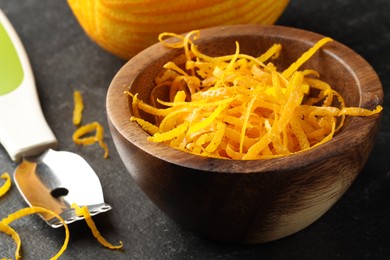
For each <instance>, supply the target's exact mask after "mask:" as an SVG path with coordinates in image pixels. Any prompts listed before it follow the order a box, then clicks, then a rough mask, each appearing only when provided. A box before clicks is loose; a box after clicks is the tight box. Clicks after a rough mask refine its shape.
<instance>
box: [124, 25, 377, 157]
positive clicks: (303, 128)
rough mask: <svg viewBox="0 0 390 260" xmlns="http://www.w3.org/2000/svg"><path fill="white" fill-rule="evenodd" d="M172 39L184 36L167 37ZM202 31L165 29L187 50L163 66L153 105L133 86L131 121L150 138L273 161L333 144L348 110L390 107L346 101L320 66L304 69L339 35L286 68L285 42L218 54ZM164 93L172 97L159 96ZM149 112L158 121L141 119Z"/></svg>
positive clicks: (197, 150) (364, 112) (211, 153)
mask: <svg viewBox="0 0 390 260" xmlns="http://www.w3.org/2000/svg"><path fill="white" fill-rule="evenodd" d="M167 37H174V40H176V41H175V42H174V43H171V42H173V41H170V43H167V42H165V40H164V39H166V38H167ZM199 37H200V33H199V31H193V32H190V33H188V34H187V35H186V36H183V35H176V34H174V33H162V34H160V37H159V40H160V42H162V43H163V44H164V45H165V46H166V47H167V48H178V49H182V50H183V55H182V56H183V57H184V60H183V59H182V60H181V61H180V62H181V63H180V62H179V61H177V63H174V62H172V61H170V62H168V63H167V64H165V65H164V66H162V68H161V70H162V71H161V72H160V73H159V74H158V75H157V77H156V78H155V87H154V89H152V92H151V93H152V94H151V101H150V104H151V105H150V104H148V103H146V102H144V101H142V100H140V99H139V98H138V97H137V93H135V94H133V93H129V92H125V93H126V94H127V95H128V96H129V97H130V98H131V99H132V104H131V107H132V112H133V116H132V117H131V121H133V122H136V123H138V124H139V125H140V126H141V127H142V128H143V129H144V130H145V131H146V132H148V133H149V134H150V135H151V136H149V137H148V140H149V141H152V142H160V143H164V144H167V145H170V146H171V147H174V148H176V149H179V150H183V151H186V152H190V153H193V154H197V155H202V156H207V157H214V158H223V159H235V160H254V159H269V158H275V157H280V156H287V155H290V154H294V153H297V152H301V151H305V150H308V149H311V148H313V147H316V146H318V145H321V144H324V143H326V142H328V141H329V140H331V139H332V138H333V136H334V135H335V134H336V132H337V131H339V130H340V129H341V128H342V126H343V124H344V121H345V118H346V116H373V115H376V114H378V113H380V112H381V111H382V109H383V108H382V107H381V106H377V107H376V108H375V109H373V110H370V109H366V108H359V107H346V105H345V102H344V99H343V97H342V96H341V95H340V94H339V93H338V92H337V91H336V90H334V89H332V87H331V86H330V85H329V84H328V83H326V82H324V81H322V80H321V79H320V75H319V73H318V72H317V71H315V70H313V69H305V70H302V71H301V70H299V69H300V67H301V66H302V65H303V64H304V63H305V62H306V61H308V60H309V59H310V58H311V57H312V56H313V55H314V54H315V53H317V52H318V51H319V50H320V49H321V48H322V47H323V46H324V45H325V44H326V43H329V42H332V39H331V38H328V37H326V38H323V39H321V40H319V41H318V42H317V43H315V44H314V45H313V47H311V48H310V49H309V50H308V51H306V52H304V53H303V54H302V55H301V56H300V57H299V58H298V59H297V60H296V61H295V62H293V63H292V64H291V65H290V66H289V67H288V68H287V69H285V70H284V71H282V72H280V71H278V70H277V68H276V66H275V65H274V64H273V63H272V60H274V59H276V58H277V57H278V56H279V55H280V52H281V50H282V46H281V45H280V44H274V45H272V46H271V47H270V48H269V49H268V50H266V51H265V52H264V53H263V54H261V55H259V56H257V57H252V56H249V55H246V54H243V53H240V46H239V43H236V51H235V53H234V54H231V55H225V56H219V57H210V56H208V55H206V54H204V53H202V52H201V51H199V49H198V46H197V45H196V44H195V40H196V39H197V38H199ZM178 60H179V59H178ZM162 91H166V92H165V93H164V94H163V95H160V96H166V97H169V98H168V100H161V99H159V95H158V94H156V93H161V92H162ZM141 112H144V113H146V114H150V115H152V116H154V118H155V121H154V122H153V121H147V120H146V119H145V118H141V116H140V115H141Z"/></svg>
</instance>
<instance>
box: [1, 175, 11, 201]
mask: <svg viewBox="0 0 390 260" xmlns="http://www.w3.org/2000/svg"><path fill="white" fill-rule="evenodd" d="M0 178H1V179H4V180H5V182H4V183H3V185H2V186H0V197H1V196H3V195H4V194H6V193H7V191H8V190H9V189H10V188H11V177H10V176H9V174H8V173H7V172H4V173H3V174H2V175H1V176H0Z"/></svg>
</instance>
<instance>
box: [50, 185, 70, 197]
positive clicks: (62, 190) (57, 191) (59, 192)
mask: <svg viewBox="0 0 390 260" xmlns="http://www.w3.org/2000/svg"><path fill="white" fill-rule="evenodd" d="M68 193H69V190H68V189H66V188H63V187H59V188H55V189H54V190H52V191H51V192H50V194H51V196H53V197H54V198H59V197H62V196H66V195H68Z"/></svg>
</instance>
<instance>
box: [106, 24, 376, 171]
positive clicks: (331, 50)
mask: <svg viewBox="0 0 390 260" xmlns="http://www.w3.org/2000/svg"><path fill="white" fill-rule="evenodd" d="M232 30H233V31H234V32H235V34H236V35H240V36H243V35H248V33H249V32H250V33H251V35H253V31H254V30H255V31H256V35H267V36H273V37H283V38H288V39H289V40H298V41H305V42H308V41H309V42H310V43H312V44H313V45H314V43H316V42H317V41H318V40H320V39H321V38H323V37H325V36H323V35H321V34H318V33H314V32H311V31H307V30H302V29H298V28H293V27H286V26H280V25H258V24H247V25H229V26H217V27H211V28H207V29H201V30H200V32H201V38H202V37H207V36H210V35H211V36H214V37H215V36H226V35H228V34H229V32H231V31H232ZM296 35H300V37H299V38H296ZM302 36H304V37H302ZM166 50H167V48H165V47H164V46H163V45H162V44H161V43H156V44H154V45H152V46H150V47H148V48H147V49H145V50H143V51H142V52H140V53H138V54H137V55H136V56H134V57H133V58H132V59H130V60H129V61H127V62H126V63H125V64H124V66H122V68H120V69H119V71H118V72H117V74H116V75H115V76H114V78H113V80H112V82H111V83H110V86H109V88H108V92H107V97H106V110H107V117H108V121H109V124H110V127H113V128H115V130H116V131H117V132H118V133H119V134H120V135H121V136H122V137H123V138H124V139H125V140H127V141H128V142H130V143H132V144H133V145H134V146H136V147H138V148H139V149H141V150H143V151H144V152H146V153H148V154H150V155H151V156H154V157H157V158H159V159H161V160H164V161H166V162H169V163H172V164H175V165H179V166H182V167H186V168H193V169H196V170H200V171H207V172H210V171H212V172H226V173H246V174H248V173H261V172H273V171H280V170H287V167H288V169H289V170H291V169H293V168H295V169H296V168H301V167H304V166H305V165H308V164H311V163H313V162H318V161H323V160H325V159H326V158H329V157H332V156H337V154H340V153H341V152H342V151H343V150H344V149H343V147H351V146H359V145H360V140H362V139H363V138H359V137H364V136H365V135H367V134H368V133H369V132H370V131H371V130H372V128H373V127H375V125H376V124H377V123H378V122H379V119H380V115H381V113H380V114H378V115H375V116H371V117H353V118H352V119H351V120H350V122H349V124H348V125H347V126H346V127H345V128H344V129H343V130H342V131H341V132H339V133H338V134H336V135H335V136H334V137H333V138H332V140H330V141H329V142H327V143H324V144H322V145H320V146H318V147H314V148H311V149H309V150H306V151H302V152H298V153H294V154H291V155H289V156H283V157H279V158H272V159H265V160H232V159H219V158H210V157H204V156H200V155H195V154H191V153H187V152H184V151H180V150H177V149H174V148H172V147H170V146H167V145H165V144H161V143H152V142H149V141H147V136H148V134H147V133H146V132H145V131H144V130H143V129H141V127H139V125H138V124H137V123H136V122H131V121H130V116H131V114H130V110H129V102H128V98H127V97H126V96H125V95H124V91H125V90H128V88H129V87H130V86H131V84H132V82H133V81H134V80H135V79H136V78H137V74H138V73H139V72H140V71H142V70H143V68H145V66H146V65H147V62H148V61H150V60H147V59H145V57H150V56H149V54H151V53H153V54H154V55H153V56H154V57H155V58H158V57H160V56H161V55H163V54H162V53H163V52H164V51H166ZM321 50H323V51H324V52H325V53H327V54H328V55H331V56H333V57H334V58H335V59H336V60H338V61H339V62H340V63H342V64H343V66H345V67H346V68H347V69H348V70H350V71H351V74H352V75H354V76H355V78H356V82H358V88H359V90H360V93H359V94H360V100H359V107H364V108H370V109H372V108H374V107H375V106H376V105H382V104H383V89H382V85H381V82H380V79H379V77H378V75H377V74H376V72H375V71H374V69H373V68H372V67H371V65H370V64H369V63H368V62H367V61H366V60H365V59H364V58H363V57H361V56H360V55H359V54H357V53H356V52H354V51H353V50H351V49H350V48H349V47H347V46H345V45H344V44H342V43H340V42H338V41H336V40H334V41H333V42H331V43H329V45H326V46H324V47H323V48H321ZM140 64H141V66H140ZM125 72H126V73H127V74H128V75H127V77H126V78H123V77H122V75H121V74H123V73H125ZM367 74H369V77H367ZM362 124H363V125H364V126H365V127H364V128H363V129H356V128H357V126H361V125H362ZM130 130H131V131H130ZM358 131H360V132H358ZM352 132H353V133H356V136H357V137H358V138H348V136H349V135H350V134H351V133H352ZM140 137H141V138H140ZM340 139H343V142H344V146H343V147H339V145H338V144H337V143H338V141H339V140H340ZM319 151H321V152H319ZM287 162H288V163H287ZM281 166H284V167H281Z"/></svg>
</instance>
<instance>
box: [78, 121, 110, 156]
mask: <svg viewBox="0 0 390 260" xmlns="http://www.w3.org/2000/svg"><path fill="white" fill-rule="evenodd" d="M91 133H95V134H94V135H93V136H90V135H88V134H91ZM103 137H104V129H103V126H102V125H101V124H100V123H99V122H92V123H90V124H86V125H83V126H81V127H79V128H78V129H77V130H76V131H75V132H74V133H73V137H72V139H73V141H74V142H75V144H78V145H92V144H94V143H99V145H100V147H102V148H103V150H104V158H107V157H108V147H107V144H106V143H105V142H104V140H103Z"/></svg>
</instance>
